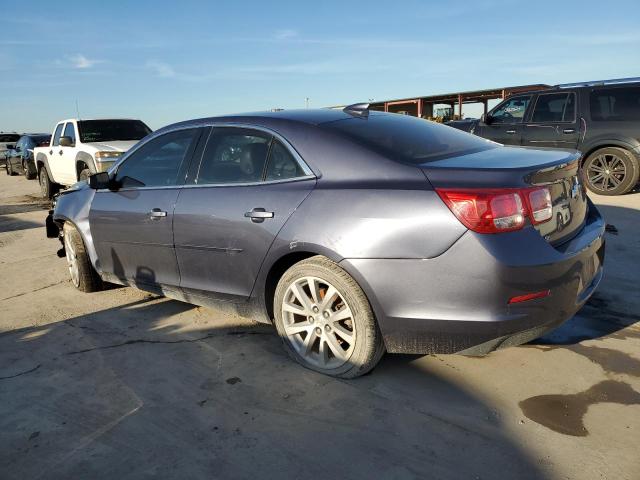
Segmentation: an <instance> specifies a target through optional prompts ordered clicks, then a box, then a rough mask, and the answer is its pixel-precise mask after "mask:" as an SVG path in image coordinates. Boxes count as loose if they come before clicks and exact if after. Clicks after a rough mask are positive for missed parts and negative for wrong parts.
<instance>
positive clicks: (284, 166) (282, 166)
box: [264, 140, 305, 182]
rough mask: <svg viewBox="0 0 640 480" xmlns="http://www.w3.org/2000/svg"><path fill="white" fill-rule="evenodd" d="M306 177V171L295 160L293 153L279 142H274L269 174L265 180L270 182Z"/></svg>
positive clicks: (268, 169)
mask: <svg viewBox="0 0 640 480" xmlns="http://www.w3.org/2000/svg"><path fill="white" fill-rule="evenodd" d="M304 175H305V173H304V170H302V168H301V167H300V164H298V162H297V161H296V159H295V158H293V155H291V152H289V150H287V149H286V148H285V146H284V145H282V143H280V142H279V141H278V140H274V141H273V144H272V146H271V153H270V154H269V161H268V164H267V172H266V174H265V178H264V179H265V180H266V181H267V182H269V181H274V180H287V179H290V178H297V177H303V176H304Z"/></svg>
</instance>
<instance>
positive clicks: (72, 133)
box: [62, 122, 76, 145]
mask: <svg viewBox="0 0 640 480" xmlns="http://www.w3.org/2000/svg"><path fill="white" fill-rule="evenodd" d="M62 136H63V137H69V138H70V139H71V145H75V144H76V129H75V128H74V126H73V123H71V122H67V124H66V125H65V127H64V133H63V134H62Z"/></svg>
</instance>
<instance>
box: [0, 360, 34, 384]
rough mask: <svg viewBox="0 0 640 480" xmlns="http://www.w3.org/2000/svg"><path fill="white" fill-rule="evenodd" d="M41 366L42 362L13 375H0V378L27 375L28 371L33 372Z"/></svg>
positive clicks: (6, 378)
mask: <svg viewBox="0 0 640 480" xmlns="http://www.w3.org/2000/svg"><path fill="white" fill-rule="evenodd" d="M41 366H42V364H41V363H39V364H38V365H36V366H35V367H33V368H31V369H29V370H25V371H24V372H20V373H16V374H15V375H9V376H7V377H0V380H9V379H10V378H16V377H21V376H22V375H27V374H29V373H33V372H35V371H36V370H38V369H39V368H40V367H41Z"/></svg>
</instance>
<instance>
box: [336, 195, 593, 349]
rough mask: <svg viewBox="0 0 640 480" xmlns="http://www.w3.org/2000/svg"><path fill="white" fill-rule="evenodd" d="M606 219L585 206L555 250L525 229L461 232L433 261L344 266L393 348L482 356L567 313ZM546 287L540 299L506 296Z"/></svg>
mask: <svg viewBox="0 0 640 480" xmlns="http://www.w3.org/2000/svg"><path fill="white" fill-rule="evenodd" d="M604 227H605V223H604V220H603V219H602V217H601V216H600V213H599V212H598V210H597V209H596V208H595V206H593V205H590V209H589V215H588V218H587V222H586V224H585V226H584V228H583V229H582V231H581V232H580V234H579V235H577V236H576V237H575V238H573V239H572V240H571V241H569V242H566V243H565V244H563V245H561V246H559V247H555V248H554V247H553V246H551V245H550V244H548V243H547V242H546V241H544V240H543V239H542V237H540V234H539V233H538V232H536V231H535V230H534V229H533V228H525V229H524V230H521V231H518V232H511V233H506V234H500V235H478V234H474V233H473V232H467V233H465V234H464V235H463V236H462V237H461V238H460V239H459V240H458V241H457V242H456V243H455V244H454V245H453V246H452V247H451V248H450V249H449V250H448V251H446V252H445V253H444V254H442V255H440V256H438V257H436V258H432V259H348V260H344V261H343V262H342V265H343V266H344V268H345V269H346V270H347V271H349V272H350V273H351V274H352V275H353V276H354V277H355V278H356V280H357V281H358V282H359V283H360V285H361V286H362V287H363V289H364V290H365V293H367V295H368V297H369V299H370V301H371V303H372V306H373V308H374V311H375V313H376V317H377V319H378V323H379V325H380V329H381V331H382V335H383V337H384V340H385V343H386V347H387V350H388V351H389V352H392V353H418V354H427V353H463V354H470V355H475V354H485V353H488V352H490V351H492V350H495V349H497V348H502V347H506V346H512V345H518V344H522V343H526V342H528V341H530V340H533V339H534V338H537V337H539V336H540V335H542V334H544V333H545V332H546V331H548V330H551V329H553V328H555V327H557V326H558V325H560V324H561V323H562V322H564V321H565V320H568V319H569V318H571V317H572V316H573V315H574V314H575V313H576V312H577V311H578V310H579V309H580V308H581V307H582V306H583V305H584V303H585V302H586V301H587V300H588V298H589V297H590V296H591V294H592V293H593V292H594V291H595V289H596V287H597V286H598V284H599V282H600V280H601V279H602V275H603V262H604ZM547 289H548V290H550V291H551V294H550V295H549V296H548V297H545V298H539V299H534V300H529V301H526V302H522V303H516V304H511V305H509V304H508V301H509V299H510V298H512V297H514V296H519V295H524V294H527V293H533V292H539V291H543V290H547Z"/></svg>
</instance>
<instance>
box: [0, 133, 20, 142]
mask: <svg viewBox="0 0 640 480" xmlns="http://www.w3.org/2000/svg"><path fill="white" fill-rule="evenodd" d="M19 138H20V135H15V134H5V135H0V142H3V143H13V142H15V141H16V140H18V139H19Z"/></svg>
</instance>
